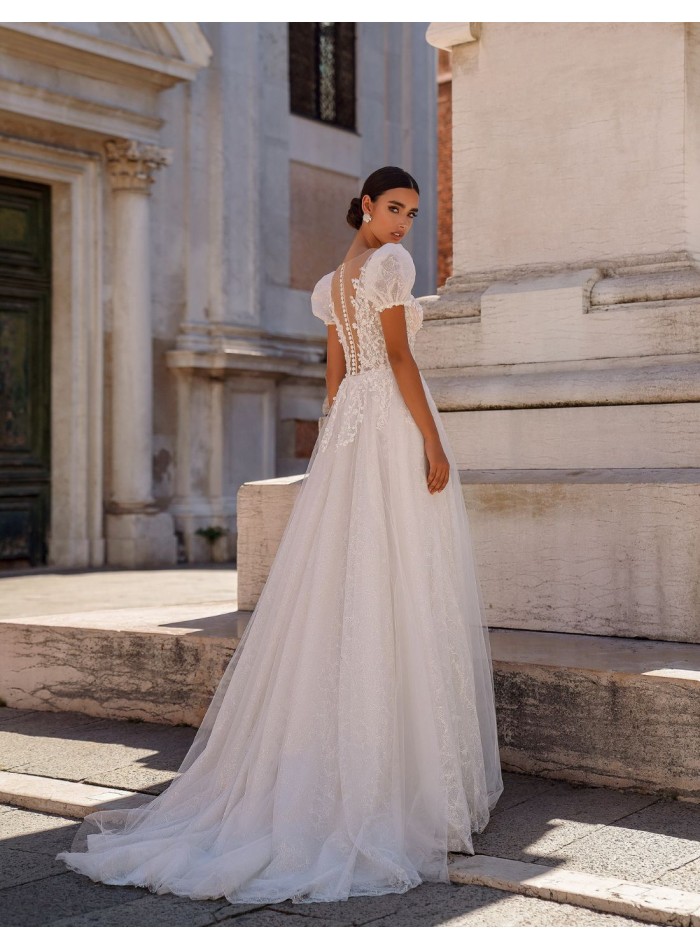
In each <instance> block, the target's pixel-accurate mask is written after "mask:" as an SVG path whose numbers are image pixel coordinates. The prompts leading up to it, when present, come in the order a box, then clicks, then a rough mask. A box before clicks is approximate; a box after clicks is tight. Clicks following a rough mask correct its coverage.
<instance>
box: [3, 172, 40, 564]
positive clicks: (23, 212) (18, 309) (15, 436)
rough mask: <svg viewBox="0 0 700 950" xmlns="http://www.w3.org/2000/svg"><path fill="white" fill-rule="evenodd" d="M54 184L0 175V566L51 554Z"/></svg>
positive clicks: (34, 559) (30, 562)
mask: <svg viewBox="0 0 700 950" xmlns="http://www.w3.org/2000/svg"><path fill="white" fill-rule="evenodd" d="M50 213H51V190H50V188H49V187H48V185H39V184H35V183H33V182H25V181H17V180H14V179H10V178H0V570H3V569H7V568H13V567H26V566H33V565H37V564H43V563H45V561H46V548H47V533H48V527H49V490H50V477H51V466H50V456H49V451H50V415H49V411H50V405H51V402H50V400H51V385H50V383H51V379H50V372H51V339H50V333H51V313H50V303H51V221H50Z"/></svg>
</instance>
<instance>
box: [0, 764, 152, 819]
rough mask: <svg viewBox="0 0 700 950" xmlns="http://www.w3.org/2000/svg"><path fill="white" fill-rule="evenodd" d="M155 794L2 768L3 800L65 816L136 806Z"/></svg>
mask: <svg viewBox="0 0 700 950" xmlns="http://www.w3.org/2000/svg"><path fill="white" fill-rule="evenodd" d="M154 797H155V796H154V795H149V794H147V793H146V792H128V791H125V790H124V789H122V788H106V787H103V786H100V785H87V784H85V783H84V782H67V781H65V780H64V779H56V778H46V777H45V776H42V775H26V774H24V773H22V772H2V771H0V802H1V803H2V804H4V805H16V806H19V807H20V808H29V809H31V810H32V811H40V812H44V813H46V814H48V815H62V816H64V817H65V818H84V817H85V815H88V814H89V813H90V812H92V811H96V810H97V809H99V808H104V807H105V806H106V805H110V804H112V803H119V805H120V806H121V807H124V808H125V807H129V808H136V806H137V805H142V804H144V802H147V801H152V800H153V798H154Z"/></svg>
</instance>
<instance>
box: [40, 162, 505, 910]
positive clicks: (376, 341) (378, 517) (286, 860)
mask: <svg viewBox="0 0 700 950" xmlns="http://www.w3.org/2000/svg"><path fill="white" fill-rule="evenodd" d="M418 204H419V192H418V185H417V184H416V182H415V181H414V179H413V178H412V177H411V176H410V175H409V174H408V173H407V172H405V171H403V170H402V169H400V168H395V167H393V166H388V167H385V168H380V169H378V170H377V171H375V172H374V173H373V174H372V175H370V176H369V178H368V179H367V181H366V182H365V184H364V186H363V188H362V194H361V196H360V197H359V198H353V200H352V203H351V206H350V210H349V212H348V215H347V220H348V222H349V223H350V224H351V225H352V227H354V228H355V229H356V230H357V234H356V236H355V239H354V240H353V242H352V244H351V245H350V248H349V250H348V253H347V255H346V257H345V260H344V261H343V263H342V264H341V265H340V267H339V268H337V269H336V270H335V271H333V272H332V273H329V274H326V275H325V276H324V277H322V278H321V279H320V280H319V282H318V283H317V285H316V287H315V288H314V291H313V294H312V298H311V305H312V310H313V313H314V314H315V315H316V316H317V317H319V318H320V319H321V320H322V321H323V322H324V323H325V324H326V326H327V333H328V359H327V371H326V381H327V387H328V402H329V404H330V411H329V412H328V415H327V418H326V420H325V422H324V424H323V427H322V429H321V432H320V434H319V437H318V439H317V441H316V444H315V445H314V449H313V452H312V455H311V459H310V461H309V465H308V468H307V473H306V476H307V477H306V478H305V480H304V482H303V484H302V486H301V489H300V491H299V494H298V496H297V499H296V501H295V504H294V507H293V509H292V512H291V514H290V517H289V520H288V522H287V526H286V528H285V531H284V533H283V535H282V540H281V543H280V546H279V549H278V552H277V555H276V557H275V560H274V562H273V564H272V567H271V569H270V573H269V575H268V579H267V582H266V584H265V587H264V588H263V591H262V593H261V595H260V598H259V600H258V603H257V604H256V607H255V610H254V611H253V613H252V616H251V618H250V620H249V622H248V625H247V627H246V630H245V633H244V635H243V637H242V639H241V641H240V644H239V646H238V648H237V650H236V652H235V653H234V655H233V657H232V658H231V661H230V662H229V665H228V666H227V668H226V671H225V673H224V675H223V677H222V679H221V681H220V683H219V685H218V688H217V690H216V693H215V694H214V697H213V699H212V701H211V704H210V706H209V708H208V710H207V713H206V715H205V717H204V720H203V722H202V724H201V726H200V728H199V730H198V731H197V733H196V735H195V739H194V742H193V744H192V746H191V748H190V750H189V751H188V753H187V755H186V756H185V759H184V760H183V763H182V765H181V766H180V769H179V771H178V774H177V775H176V776H175V778H174V779H173V781H172V782H171V784H170V786H169V787H168V788H167V789H166V791H164V792H163V793H162V794H161V795H159V796H158V797H157V798H155V799H154V800H153V801H151V802H148V803H147V804H145V805H143V806H141V807H139V808H118V807H117V808H113V809H103V810H101V811H97V812H93V813H92V814H91V815H88V817H87V818H86V819H85V820H84V822H83V823H82V825H81V826H80V828H79V830H78V834H77V835H76V838H75V841H74V843H73V845H72V850H71V851H70V852H65V851H64V852H61V853H60V854H59V855H57V858H58V859H59V860H62V861H65V863H66V864H67V865H68V866H69V867H71V868H73V869H74V870H76V871H78V872H80V873H82V874H86V875H87V876H89V877H91V878H92V879H93V880H96V881H103V882H105V883H107V884H134V885H137V886H140V887H146V888H148V889H149V890H151V891H154V892H156V893H159V894H160V893H174V894H179V895H186V896H189V897H191V898H194V899H204V898H219V897H225V898H227V899H228V900H229V901H230V902H231V903H276V902H280V901H284V900H286V899H291V900H292V901H294V902H296V903H300V902H311V901H337V900H346V899H347V898H348V897H350V896H355V895H368V894H384V893H389V892H399V893H400V892H404V891H406V890H408V889H409V888H411V887H414V886H416V885H417V884H420V883H421V882H422V881H444V882H447V881H449V876H448V868H447V864H448V851H462V852H467V853H469V854H473V853H474V849H473V845H472V839H471V835H472V832H474V831H481V830H483V828H484V827H485V826H486V824H487V822H488V820H489V817H490V810H491V809H492V808H493V806H494V805H495V803H496V801H497V799H498V798H499V796H500V794H501V792H502V790H503V784H502V780H501V771H500V763H499V756H498V743H497V734H496V719H495V709H494V699H493V681H492V670H491V656H490V651H489V643H488V631H487V627H486V622H485V620H484V611H483V604H482V600H481V594H480V590H479V586H478V581H477V577H476V572H475V566H474V555H473V551H472V545H471V538H470V531H469V525H468V520H467V514H466V510H465V507H464V501H463V497H462V493H461V488H460V484H459V476H458V472H457V468H456V463H455V459H454V456H453V454H452V451H451V449H450V446H449V444H448V442H447V439H446V436H445V431H444V428H443V426H442V422H441V420H440V417H439V415H438V412H437V409H436V407H435V403H434V401H433V399H432V397H431V395H430V392H429V390H428V389H427V386H426V384H425V382H424V379H423V376H422V374H421V373H420V371H419V370H418V367H417V365H416V363H415V360H414V357H413V346H414V341H415V337H416V333H417V332H418V330H419V329H420V326H421V323H422V310H421V307H420V305H419V304H418V303H417V302H416V301H415V299H414V298H413V297H412V295H411V289H412V287H413V282H414V278H415V269H414V266H413V261H412V259H411V256H410V254H409V253H408V251H406V250H405V249H404V248H403V247H402V245H401V242H402V241H403V239H404V238H405V237H406V235H407V234H408V233H409V231H410V230H411V228H412V227H413V223H414V220H415V217H416V215H417V213H418Z"/></svg>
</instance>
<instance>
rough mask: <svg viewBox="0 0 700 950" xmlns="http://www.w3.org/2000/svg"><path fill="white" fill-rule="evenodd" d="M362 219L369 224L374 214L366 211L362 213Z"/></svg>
mask: <svg viewBox="0 0 700 950" xmlns="http://www.w3.org/2000/svg"><path fill="white" fill-rule="evenodd" d="M362 220H363V221H364V222H365V224H369V223H370V221H371V220H372V215H371V214H368V213H367V212H366V211H365V213H364V214H363V215H362Z"/></svg>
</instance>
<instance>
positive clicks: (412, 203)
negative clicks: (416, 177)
mask: <svg viewBox="0 0 700 950" xmlns="http://www.w3.org/2000/svg"><path fill="white" fill-rule="evenodd" d="M418 201H419V197H418V192H417V191H414V190H413V188H392V189H390V190H389V191H385V192H384V194H383V195H379V197H378V198H377V200H376V201H372V200H371V199H370V197H369V195H365V197H364V198H363V200H362V210H363V211H369V213H370V214H371V215H372V220H371V221H370V222H369V224H367V222H364V223H363V225H362V227H363V228H369V230H370V231H371V232H372V234H373V235H374V237H375V238H377V240H379V241H381V243H382V244H389V243H393V244H399V243H400V242H401V241H403V239H404V238H405V237H406V235H407V234H408V232H409V231H410V230H411V228H412V227H413V222H414V221H415V218H416V215H417V214H418Z"/></svg>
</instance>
